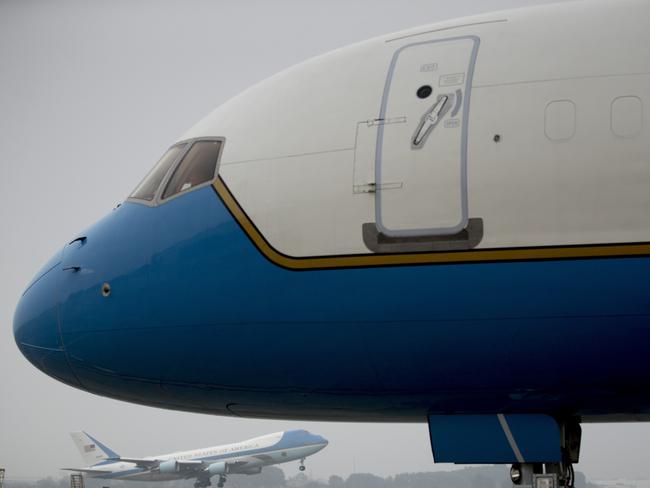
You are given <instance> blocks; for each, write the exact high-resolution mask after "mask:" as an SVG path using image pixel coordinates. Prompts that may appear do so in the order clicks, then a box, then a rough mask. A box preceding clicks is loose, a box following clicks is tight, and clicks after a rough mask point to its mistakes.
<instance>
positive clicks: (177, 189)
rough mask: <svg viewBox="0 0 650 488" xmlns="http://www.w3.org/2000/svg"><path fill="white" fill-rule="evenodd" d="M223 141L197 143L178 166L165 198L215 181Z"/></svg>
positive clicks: (168, 184) (164, 194) (166, 189)
mask: <svg viewBox="0 0 650 488" xmlns="http://www.w3.org/2000/svg"><path fill="white" fill-rule="evenodd" d="M220 149H221V141H197V142H195V143H194V144H193V145H192V147H191V148H190V150H189V151H187V154H185V157H183V160H182V161H181V162H180V163H179V164H178V166H177V167H176V169H175V170H174V173H173V174H172V177H171V178H170V180H169V183H167V187H166V188H165V192H164V193H163V196H162V197H163V198H169V197H171V196H174V195H176V194H178V193H181V192H184V191H187V190H189V189H191V188H194V187H195V186H197V185H200V184H201V183H206V182H208V181H212V180H213V179H214V174H215V171H216V169H217V159H218V157H219V150H220Z"/></svg>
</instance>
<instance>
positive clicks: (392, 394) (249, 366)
mask: <svg viewBox="0 0 650 488" xmlns="http://www.w3.org/2000/svg"><path fill="white" fill-rule="evenodd" d="M83 235H84V236H86V238H87V239H86V240H82V241H76V242H73V243H72V244H70V245H67V246H66V247H65V248H64V250H63V251H62V252H61V253H60V255H59V256H58V257H56V258H55V259H54V260H53V261H51V263H50V264H49V265H48V266H46V269H44V271H45V274H43V275H42V276H41V277H40V278H38V279H37V281H36V282H34V283H33V284H32V285H31V286H30V288H29V289H28V290H27V292H26V293H25V295H24V296H23V298H22V299H21V302H20V305H19V307H18V309H17V311H16V317H15V322H14V331H15V336H16V341H17V343H18V345H19V347H20V348H21V350H22V352H23V354H25V355H26V356H27V357H28V358H29V359H30V361H32V362H33V363H34V364H35V365H37V366H38V367H39V368H41V369H42V370H43V371H45V372H46V373H48V374H50V375H52V376H54V377H56V378H58V379H60V380H62V381H65V382H66V383H68V384H71V385H73V386H76V387H79V388H83V389H85V390H88V391H91V392H94V393H97V394H101V395H105V396H110V397H114V398H120V399H124V400H128V401H132V402H136V403H143V404H150V405H157V406H163V407H166V408H174V409H182V410H191V411H199V412H206V413H217V414H230V415H241V416H255V417H278V418H280V417H290V418H308V419H354V420H393V421H395V420H400V421H402V420H404V421H411V420H412V421H425V420H426V415H427V414H428V413H460V412H465V413H470V412H471V413H488V412H489V413H491V412H540V411H543V412H546V413H556V414H558V415H579V416H582V417H583V418H584V419H585V420H599V419H603V420H605V419H608V418H612V419H613V418H617V419H633V418H642V417H643V416H644V415H645V416H647V415H650V258H646V257H636V258H611V259H581V260H557V261H529V262H526V261H520V262H501V263H473V264H437V265H420V266H394V267H373V268H357V269H332V270H313V271H294V270H288V269H284V268H282V267H280V266H277V265H276V264H273V263H272V262H270V261H269V260H267V258H265V257H264V256H263V255H262V254H261V253H260V252H259V251H258V249H257V248H256V247H255V246H254V245H253V243H252V242H251V240H250V239H249V238H248V237H247V235H246V234H245V233H244V232H243V230H242V229H241V228H240V226H239V225H238V223H237V221H236V220H234V218H233V216H232V215H231V214H230V212H229V211H228V209H227V208H226V207H225V206H224V204H223V202H222V201H221V200H220V198H219V197H218V196H217V195H216V193H215V190H214V189H213V188H212V187H206V188H203V189H200V190H198V191H195V192H191V193H188V194H187V195H185V196H182V197H180V198H176V199H173V200H170V201H169V202H168V203H165V204H163V205H159V206H157V207H150V206H146V205H142V204H138V203H133V202H126V203H125V204H123V205H122V206H121V207H119V208H117V209H116V210H114V211H113V212H112V213H111V214H110V215H109V216H107V217H106V218H105V219H103V220H102V221H100V222H99V223H98V224H96V225H95V226H94V227H92V228H91V229H89V230H88V231H87V232H86V233H85V234H83ZM104 283H107V284H109V286H110V295H109V296H106V297H105V296H103V294H102V285H103V284H104Z"/></svg>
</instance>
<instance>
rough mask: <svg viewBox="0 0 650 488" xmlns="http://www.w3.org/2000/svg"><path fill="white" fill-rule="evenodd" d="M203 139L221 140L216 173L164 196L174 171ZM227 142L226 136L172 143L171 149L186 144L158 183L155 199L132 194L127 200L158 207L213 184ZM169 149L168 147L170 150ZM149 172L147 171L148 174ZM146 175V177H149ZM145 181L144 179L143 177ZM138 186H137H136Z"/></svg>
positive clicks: (204, 138) (196, 138)
mask: <svg viewBox="0 0 650 488" xmlns="http://www.w3.org/2000/svg"><path fill="white" fill-rule="evenodd" d="M203 141H213V142H220V143H221V146H220V148H219V154H218V155H217V162H216V164H215V166H214V174H213V175H212V178H211V179H210V180H208V181H205V182H203V183H201V184H198V185H196V186H193V187H192V188H188V189H187V190H185V191H182V192H179V193H176V194H174V195H171V196H169V197H167V198H162V195H163V192H164V191H165V188H167V185H168V184H169V181H170V180H171V178H172V176H173V175H174V172H175V171H176V169H177V168H178V166H179V164H180V163H181V161H183V159H184V158H185V156H186V155H187V153H188V152H189V151H190V149H191V148H192V146H194V144H195V143H197V142H203ZM225 144H226V138H225V137H193V138H190V139H183V140H181V141H177V142H176V143H174V144H172V145H171V146H170V147H169V149H171V148H172V147H174V146H182V145H185V147H184V148H183V150H182V151H181V152H180V153H179V154H178V156H177V157H176V159H175V160H174V162H173V163H172V164H171V166H170V167H169V169H168V170H167V173H165V176H164V177H163V179H162V180H161V182H160V185H158V188H157V189H156V193H155V194H154V197H153V199H151V200H143V199H140V198H134V197H132V196H129V197H127V199H126V201H127V202H133V203H139V204H141V205H146V206H148V207H157V206H159V205H162V204H165V203H168V202H171V201H172V200H174V199H175V198H177V197H180V196H183V195H187V194H188V193H190V192H193V191H195V190H199V189H201V188H205V187H206V186H211V185H213V184H214V182H215V180H216V179H217V176H218V175H219V167H220V166H221V155H222V154H223V148H224V146H225ZM169 149H167V150H168V151H169ZM148 175H149V173H147V176H148ZM147 176H145V178H146V177H147ZM143 181H144V179H143ZM136 188H137V187H136Z"/></svg>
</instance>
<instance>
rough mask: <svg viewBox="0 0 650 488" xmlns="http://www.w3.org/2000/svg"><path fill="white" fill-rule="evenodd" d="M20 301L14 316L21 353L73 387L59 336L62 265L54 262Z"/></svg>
mask: <svg viewBox="0 0 650 488" xmlns="http://www.w3.org/2000/svg"><path fill="white" fill-rule="evenodd" d="M52 261H54V264H52V262H50V263H48V265H46V266H45V267H44V268H45V270H44V271H43V270H42V271H41V272H39V273H38V274H37V275H36V278H35V279H34V280H33V281H32V283H31V284H30V285H29V286H28V288H27V290H26V291H25V293H24V294H23V296H22V297H21V298H20V301H19V302H18V306H17V307H16V312H15V314H14V339H15V340H16V345H17V346H18V349H20V352H21V353H22V354H23V356H25V357H26V358H27V359H28V360H29V362H31V363H32V364H33V365H34V366H36V367H37V368H38V369H40V370H41V371H43V372H44V373H46V374H48V375H50V376H52V377H54V378H56V379H58V380H60V381H63V382H64V383H67V384H69V385H72V386H76V387H80V384H79V381H78V380H77V378H76V377H75V375H74V373H73V372H72V370H71V369H70V366H69V365H68V360H67V358H66V354H65V348H64V346H63V343H62V342H61V337H60V334H59V310H58V308H59V292H60V285H61V283H60V280H61V274H62V272H61V264H60V261H59V262H56V261H57V260H56V259H53V260H52Z"/></svg>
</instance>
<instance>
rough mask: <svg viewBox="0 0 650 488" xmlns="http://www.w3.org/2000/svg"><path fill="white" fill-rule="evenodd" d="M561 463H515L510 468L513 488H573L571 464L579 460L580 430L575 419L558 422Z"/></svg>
mask: <svg viewBox="0 0 650 488" xmlns="http://www.w3.org/2000/svg"><path fill="white" fill-rule="evenodd" d="M560 433H561V434H560V435H561V443H560V444H561V451H562V461H563V462H560V463H558V462H552V463H526V462H522V463H516V464H513V465H512V467H511V468H510V480H511V481H512V484H513V488H524V487H525V488H574V486H575V472H574V471H573V463H577V462H578V461H579V459H580V441H581V437H582V430H581V428H580V423H579V422H578V421H577V419H568V420H565V421H564V422H560Z"/></svg>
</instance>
